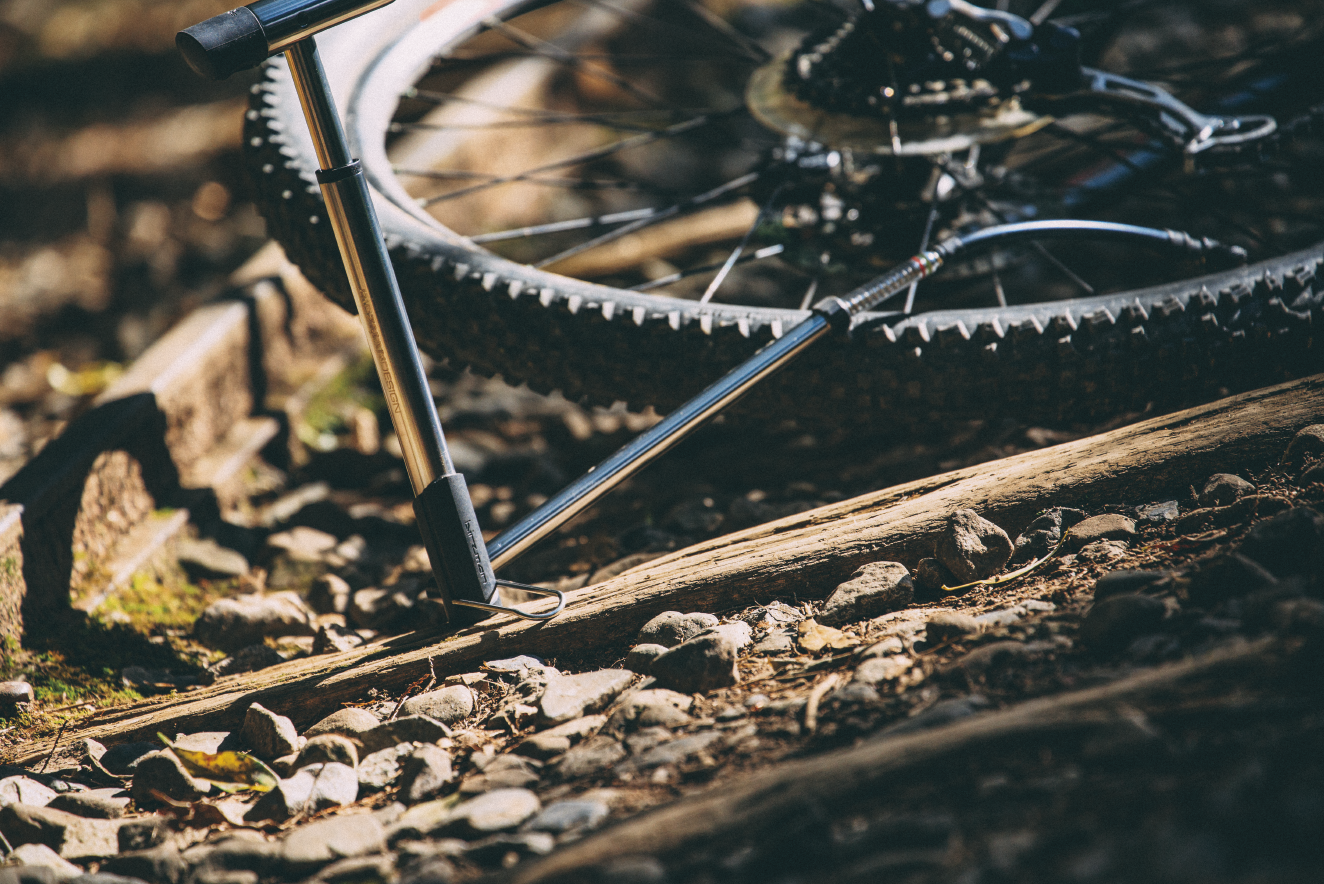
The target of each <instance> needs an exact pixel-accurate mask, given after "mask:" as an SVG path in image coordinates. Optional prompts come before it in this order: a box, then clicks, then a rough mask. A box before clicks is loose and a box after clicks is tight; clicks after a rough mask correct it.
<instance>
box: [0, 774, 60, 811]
mask: <svg viewBox="0 0 1324 884" xmlns="http://www.w3.org/2000/svg"><path fill="white" fill-rule="evenodd" d="M57 794H58V793H57V792H56V791H55V790H54V789H52V788H50V787H49V786H43V785H42V784H41V783H39V782H37V781H36V780H34V779H32V778H31V777H25V776H13V777H5V778H4V779H3V780H0V807H3V806H5V805H6V804H27V805H29V806H31V807H45V806H46V805H48V804H50V803H51V801H52V800H53V799H54V798H55V796H56V795H57Z"/></svg>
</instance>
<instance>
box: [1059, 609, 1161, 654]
mask: <svg viewBox="0 0 1324 884" xmlns="http://www.w3.org/2000/svg"><path fill="white" fill-rule="evenodd" d="M1166 612H1167V606H1166V605H1164V604H1163V602H1162V601H1160V600H1159V599H1155V598H1150V597H1149V596H1146V595H1118V596H1113V597H1112V598H1110V599H1104V600H1103V601H1101V602H1097V603H1096V604H1095V605H1094V606H1093V607H1092V608H1090V610H1089V612H1088V613H1086V615H1085V618H1084V619H1083V620H1082V621H1081V624H1080V640H1081V641H1082V642H1083V643H1084V644H1085V646H1086V647H1087V648H1089V649H1090V650H1092V651H1094V652H1096V653H1100V654H1113V653H1117V652H1120V651H1124V650H1126V648H1127V646H1129V645H1130V644H1131V642H1133V641H1135V639H1137V638H1138V637H1140V636H1142V635H1148V634H1150V633H1154V632H1158V631H1160V629H1161V626H1162V623H1163V617H1164V614H1165V613H1166Z"/></svg>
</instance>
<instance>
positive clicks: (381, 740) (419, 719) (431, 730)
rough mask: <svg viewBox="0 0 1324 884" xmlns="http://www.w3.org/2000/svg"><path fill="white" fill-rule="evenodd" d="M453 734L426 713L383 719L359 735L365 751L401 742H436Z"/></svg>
mask: <svg viewBox="0 0 1324 884" xmlns="http://www.w3.org/2000/svg"><path fill="white" fill-rule="evenodd" d="M450 735H451V729H450V728H448V727H446V725H444V724H442V723H441V722H440V721H437V720H436V719H435V718H428V717H427V716H426V715H406V716H403V717H401V718H397V719H394V720H392V721H383V722H382V723H381V724H379V725H377V726H376V727H374V728H372V729H371V730H366V731H363V732H362V733H360V734H359V735H358V740H359V743H360V744H362V746H363V751H364V752H365V753H372V752H376V751H377V750H379V749H389V748H390V747H391V746H397V745H399V744H400V743H435V742H437V741H438V740H441V739H445V738H446V737H449V736H450Z"/></svg>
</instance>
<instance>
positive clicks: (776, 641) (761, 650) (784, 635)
mask: <svg viewBox="0 0 1324 884" xmlns="http://www.w3.org/2000/svg"><path fill="white" fill-rule="evenodd" d="M794 649H795V638H794V635H793V633H792V632H791V630H790V629H789V628H783V629H774V630H772V631H771V632H769V633H768V634H767V635H765V636H764V637H763V638H761V639H759V640H758V641H757V642H755V643H754V647H753V648H751V649H750V653H751V654H755V655H757V656H760V657H774V656H776V655H778V654H788V653H790V652H791V651H792V650H794Z"/></svg>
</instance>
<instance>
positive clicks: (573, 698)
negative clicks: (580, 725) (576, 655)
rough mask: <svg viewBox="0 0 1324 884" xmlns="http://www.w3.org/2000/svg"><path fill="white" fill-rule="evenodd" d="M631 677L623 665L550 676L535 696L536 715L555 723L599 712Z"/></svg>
mask: <svg viewBox="0 0 1324 884" xmlns="http://www.w3.org/2000/svg"><path fill="white" fill-rule="evenodd" d="M632 681H634V673H633V672H630V671H628V670H625V669H599V670H597V671H596V672H585V673H581V674H579V675H562V676H558V677H556V678H553V679H551V681H549V682H548V684H547V688H546V690H544V691H543V694H542V697H541V698H540V699H539V700H538V715H539V719H540V720H541V721H543V722H544V723H546V724H553V725H555V724H562V723H563V722H567V721H573V720H575V719H576V718H582V717H584V716H585V715H592V714H593V713H595V712H601V711H602V710H603V709H605V708H606V707H607V705H608V704H610V703H611V701H612V700H614V699H616V697H617V696H619V695H620V693H621V691H623V690H625V689H626V688H627V687H629V686H630V682H632Z"/></svg>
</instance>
